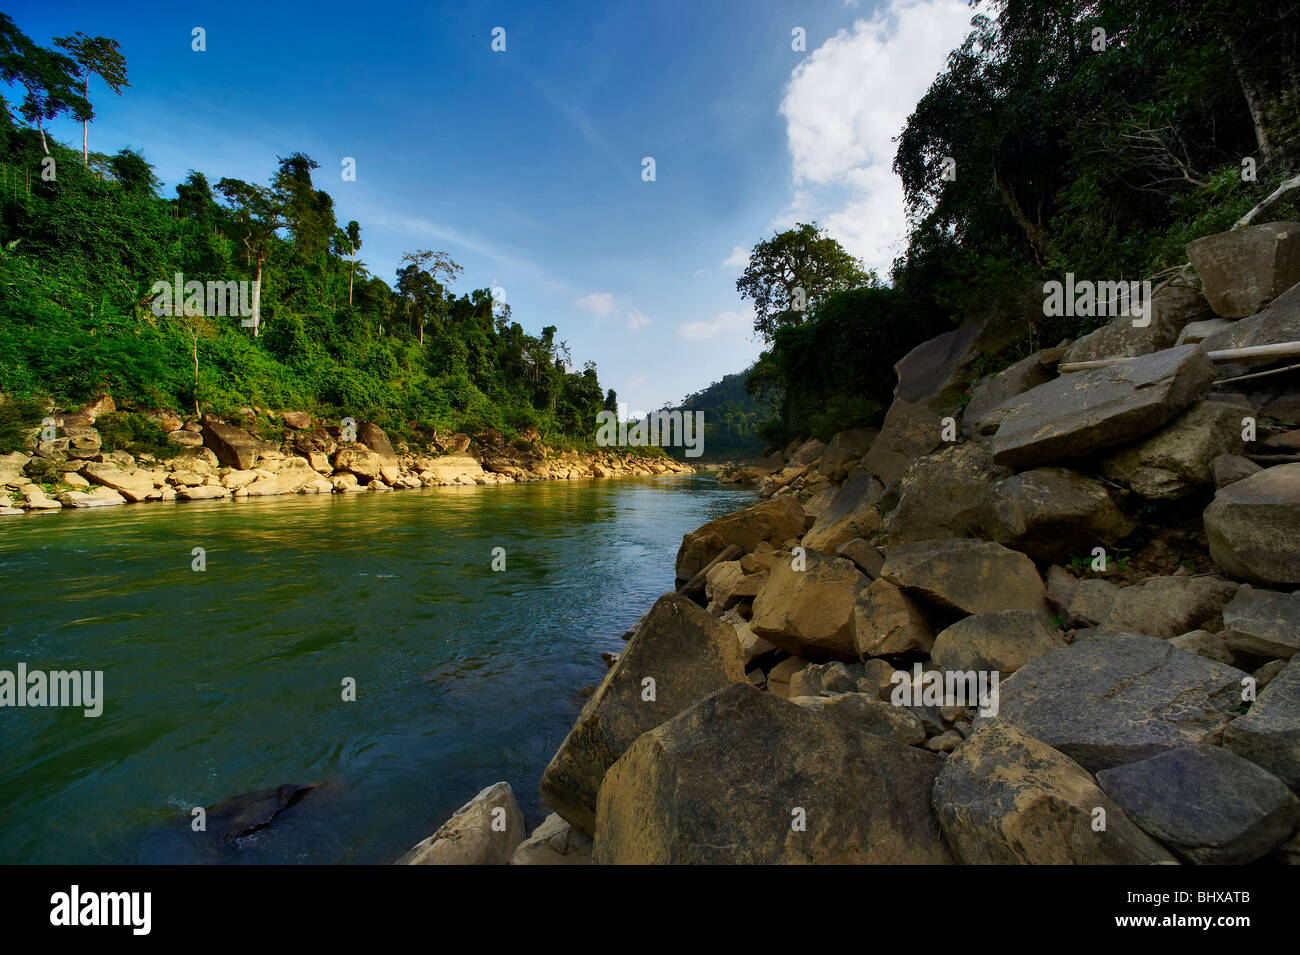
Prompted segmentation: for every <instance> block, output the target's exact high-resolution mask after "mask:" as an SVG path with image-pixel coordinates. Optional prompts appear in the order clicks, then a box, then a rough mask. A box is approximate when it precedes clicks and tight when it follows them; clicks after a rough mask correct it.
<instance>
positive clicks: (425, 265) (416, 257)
mask: <svg viewBox="0 0 1300 955" xmlns="http://www.w3.org/2000/svg"><path fill="white" fill-rule="evenodd" d="M402 261H403V262H406V263H408V264H409V265H410V266H413V267H414V268H415V269H416V270H417V271H420V272H423V273H425V274H426V275H427V276H428V277H429V280H430V281H431V282H432V283H433V285H434V286H435V287H436V288H437V293H438V296H439V297H441V296H442V294H443V291H444V290H445V289H446V288H447V285H444V284H443V283H442V282H439V281H438V276H440V275H443V276H446V280H447V283H448V284H450V283H451V282H453V281H455V279H456V276H458V275H460V273H461V272H463V271H464V269H463V268H461V266H459V265H457V264H456V263H455V262H454V261H452V258H451V253H449V252H430V251H428V250H427V249H417V250H416V251H414V252H407V253H406V254H405V255H403V256H402ZM403 271H405V270H401V271H399V272H398V274H399V275H401V274H402V272H403ZM412 282H413V283H414V280H412ZM413 287H414V284H413ZM420 287H421V288H423V287H424V286H423V284H422V283H420ZM429 294H432V291H430V293H429ZM420 344H421V345H423V344H424V322H423V321H421V322H420Z"/></svg>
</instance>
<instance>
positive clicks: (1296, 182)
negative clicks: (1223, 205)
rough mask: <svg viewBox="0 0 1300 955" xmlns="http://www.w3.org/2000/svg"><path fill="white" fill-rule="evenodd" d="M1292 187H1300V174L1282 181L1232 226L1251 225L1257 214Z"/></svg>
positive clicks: (1236, 227) (1235, 227)
mask: <svg viewBox="0 0 1300 955" xmlns="http://www.w3.org/2000/svg"><path fill="white" fill-rule="evenodd" d="M1292 189H1300V176H1294V177H1292V178H1291V179H1287V180H1285V181H1284V182H1283V183H1282V185H1280V186H1278V187H1277V188H1276V189H1274V190H1273V191H1272V192H1271V193H1269V195H1268V196H1267V197H1265V199H1264V200H1263V201H1262V202H1261V203H1260V204H1259V205H1257V206H1256V207H1255V208H1253V209H1251V210H1250V211H1249V212H1247V213H1246V214H1245V215H1244V216H1242V217H1241V218H1240V219H1238V220H1237V222H1236V224H1235V225H1233V227H1232V228H1233V229H1244V228H1245V227H1246V226H1248V225H1250V224H1251V223H1252V222H1254V221H1255V216H1257V215H1259V214H1260V213H1261V212H1263V211H1264V210H1265V209H1267V208H1268V207H1269V206H1271V205H1272V204H1273V203H1275V202H1276V201H1277V200H1278V199H1279V198H1280V197H1282V196H1284V195H1286V194H1287V193H1288V192H1290V191H1291V190H1292ZM1230 231H1231V230H1230Z"/></svg>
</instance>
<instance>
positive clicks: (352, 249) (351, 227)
mask: <svg viewBox="0 0 1300 955" xmlns="http://www.w3.org/2000/svg"><path fill="white" fill-rule="evenodd" d="M343 234H344V236H346V237H347V240H348V252H349V253H351V257H352V264H351V266H350V267H349V268H348V304H349V305H351V304H352V276H353V274H354V273H355V272H356V270H357V251H358V250H359V249H360V248H361V226H360V225H359V224H358V223H357V220H356V219H353V220H352V221H351V222H349V223H348V227H347V228H346V229H344V230H343Z"/></svg>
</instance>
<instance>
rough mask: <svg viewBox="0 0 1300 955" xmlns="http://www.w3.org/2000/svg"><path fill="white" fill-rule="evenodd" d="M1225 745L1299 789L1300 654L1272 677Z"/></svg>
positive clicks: (1225, 738) (1232, 728)
mask: <svg viewBox="0 0 1300 955" xmlns="http://www.w3.org/2000/svg"><path fill="white" fill-rule="evenodd" d="M1223 745H1225V746H1227V747H1228V749H1230V750H1232V751H1233V752H1234V753H1236V754H1237V755H1238V756H1244V757H1245V758H1246V759H1248V760H1250V761H1251V762H1252V763H1255V764H1256V765H1258V766H1262V767H1263V768H1264V769H1267V770H1268V771H1269V772H1270V773H1272V774H1273V775H1274V776H1276V777H1278V779H1280V780H1282V781H1283V782H1284V783H1286V784H1287V785H1288V786H1290V787H1291V788H1292V789H1295V790H1297V791H1300V657H1292V658H1291V662H1290V663H1288V664H1287V665H1286V667H1285V668H1284V669H1283V670H1282V672H1281V673H1279V674H1278V675H1277V676H1275V677H1273V679H1272V680H1270V681H1269V683H1268V686H1266V687H1264V689H1263V691H1262V692H1261V693H1260V694H1259V699H1257V700H1255V702H1254V703H1252V704H1251V706H1250V711H1249V712H1248V713H1246V715H1244V716H1239V717H1237V718H1236V719H1235V720H1233V721H1232V722H1231V723H1229V724H1228V728H1227V729H1226V730H1225V731H1224V733H1223Z"/></svg>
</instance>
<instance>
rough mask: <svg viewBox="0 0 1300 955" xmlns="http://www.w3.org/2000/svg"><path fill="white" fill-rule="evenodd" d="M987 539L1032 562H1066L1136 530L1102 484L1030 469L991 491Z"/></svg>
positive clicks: (1072, 474)
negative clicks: (1020, 554) (1026, 557)
mask: <svg viewBox="0 0 1300 955" xmlns="http://www.w3.org/2000/svg"><path fill="white" fill-rule="evenodd" d="M990 496H991V498H992V508H991V510H992V520H991V521H989V524H990V536H991V537H992V538H993V539H994V540H996V541H997V542H998V543H1000V544H1003V545H1005V546H1007V547H1010V548H1012V549H1013V550H1018V551H1023V552H1024V553H1026V554H1028V555H1029V556H1031V557H1033V558H1034V559H1035V560H1041V561H1045V562H1047V561H1068V560H1070V559H1071V558H1072V557H1073V556H1074V555H1076V554H1086V553H1091V552H1092V549H1093V548H1094V547H1098V546H1102V547H1110V546H1112V545H1114V544H1116V543H1118V542H1119V541H1121V540H1123V539H1124V538H1125V537H1127V536H1128V535H1129V534H1131V533H1133V531H1134V530H1136V529H1137V524H1136V523H1134V522H1133V521H1132V520H1130V519H1129V518H1128V517H1127V516H1126V515H1125V514H1124V512H1123V511H1121V510H1120V509H1119V507H1118V506H1117V505H1116V504H1115V501H1114V499H1113V498H1112V497H1111V495H1110V491H1109V490H1107V488H1106V485H1104V484H1103V483H1102V482H1101V481H1098V480H1096V479H1095V478H1090V477H1085V476H1084V475H1082V474H1077V473H1075V472H1074V471H1069V470H1066V469H1065V468H1054V467H1048V468H1034V469H1033V470H1032V471H1024V472H1022V473H1020V474H1017V475H1014V476H1012V477H1009V478H1007V479H1006V480H1003V481H999V482H998V484H997V486H996V487H995V488H993V489H992V491H991V495H990Z"/></svg>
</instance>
